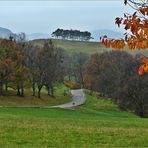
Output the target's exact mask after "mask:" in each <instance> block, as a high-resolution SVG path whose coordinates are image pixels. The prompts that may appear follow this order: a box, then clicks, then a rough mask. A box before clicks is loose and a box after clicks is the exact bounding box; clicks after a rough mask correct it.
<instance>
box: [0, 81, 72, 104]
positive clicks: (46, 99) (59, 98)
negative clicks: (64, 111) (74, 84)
mask: <svg viewBox="0 0 148 148" xmlns="http://www.w3.org/2000/svg"><path fill="white" fill-rule="evenodd" d="M54 89H55V92H54V93H55V97H50V96H48V95H47V91H46V89H45V88H43V89H42V91H41V98H40V99H39V98H38V97H34V96H32V91H31V89H27V90H25V95H24V97H19V96H16V92H15V91H14V90H12V89H9V91H8V94H7V95H6V96H0V106H53V105H59V104H63V103H65V102H68V101H70V100H71V93H70V90H69V88H67V87H66V86H65V85H63V84H56V86H55V87H54ZM64 90H66V91H67V95H66V96H64V94H63V92H64ZM36 95H37V93H36Z"/></svg>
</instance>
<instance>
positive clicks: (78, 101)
mask: <svg viewBox="0 0 148 148" xmlns="http://www.w3.org/2000/svg"><path fill="white" fill-rule="evenodd" d="M71 94H72V101H70V102H68V103H65V104H62V105H57V106H51V108H73V107H75V106H79V105H82V104H84V103H85V101H86V98H85V95H84V92H83V89H76V90H71Z"/></svg>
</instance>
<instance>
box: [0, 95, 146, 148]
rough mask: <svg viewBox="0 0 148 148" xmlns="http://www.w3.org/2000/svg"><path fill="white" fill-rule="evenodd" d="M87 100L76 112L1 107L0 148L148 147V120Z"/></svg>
mask: <svg viewBox="0 0 148 148" xmlns="http://www.w3.org/2000/svg"><path fill="white" fill-rule="evenodd" d="M86 97H87V102H86V104H85V105H83V106H81V107H78V108H76V109H75V110H66V109H41V108H27V109H24V108H0V147H60V148H61V147H63V148H65V147H148V119H143V118H140V117H138V116H135V115H133V114H131V113H128V112H122V111H120V110H119V109H118V107H117V106H116V105H115V104H113V103H112V102H111V101H110V100H108V99H105V98H100V97H96V96H90V95H89V94H86Z"/></svg>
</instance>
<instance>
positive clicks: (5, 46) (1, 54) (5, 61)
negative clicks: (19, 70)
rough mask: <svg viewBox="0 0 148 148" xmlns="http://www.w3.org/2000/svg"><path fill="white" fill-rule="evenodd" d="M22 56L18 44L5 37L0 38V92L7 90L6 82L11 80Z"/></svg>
mask: <svg viewBox="0 0 148 148" xmlns="http://www.w3.org/2000/svg"><path fill="white" fill-rule="evenodd" d="M21 58H22V52H21V50H20V48H19V46H18V45H17V44H16V43H15V42H14V41H10V40H7V39H3V40H0V94H3V93H4V90H3V86H4V84H5V90H6V91H7V87H8V83H10V82H11V81H12V77H13V75H14V73H15V70H16V67H17V65H19V61H20V59H21Z"/></svg>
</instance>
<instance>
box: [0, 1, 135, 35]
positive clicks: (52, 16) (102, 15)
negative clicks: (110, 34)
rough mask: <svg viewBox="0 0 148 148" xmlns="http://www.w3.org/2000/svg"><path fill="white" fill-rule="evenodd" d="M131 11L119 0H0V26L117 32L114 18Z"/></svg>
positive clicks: (33, 30) (46, 30)
mask: <svg viewBox="0 0 148 148" xmlns="http://www.w3.org/2000/svg"><path fill="white" fill-rule="evenodd" d="M131 11H133V10H132V9H131V8H130V7H129V6H125V5H124V2H123V0H116V1H112V0H108V1H107V0H104V1H103V0H102V1H100V0H98V1H92V0H91V1H88V0H87V1H84V0H83V1H78V0H77V1H62V0H61V1H39V0H38V1H0V27H5V28H8V29H10V30H11V31H13V32H16V33H18V32H25V33H27V34H31V33H39V32H40V33H51V32H53V31H54V30H55V29H57V28H64V29H79V30H88V31H92V30H98V29H110V30H114V31H120V32H121V31H122V30H121V29H118V27H117V26H115V24H114V19H115V18H116V17H117V16H123V13H124V12H131Z"/></svg>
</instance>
